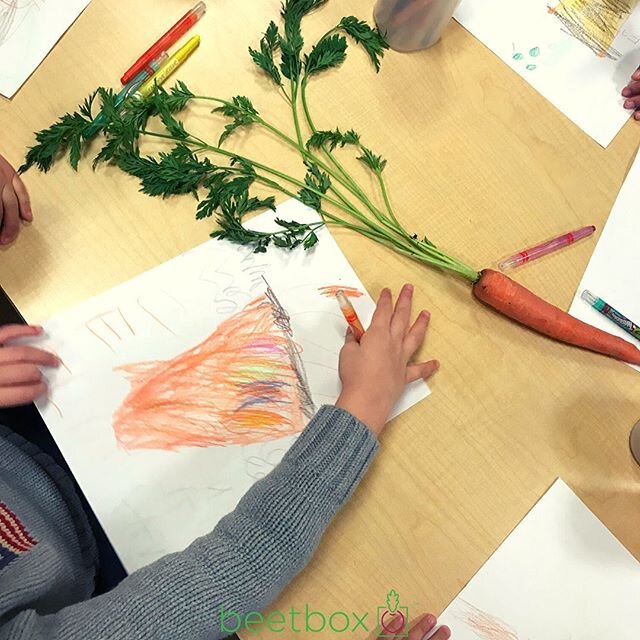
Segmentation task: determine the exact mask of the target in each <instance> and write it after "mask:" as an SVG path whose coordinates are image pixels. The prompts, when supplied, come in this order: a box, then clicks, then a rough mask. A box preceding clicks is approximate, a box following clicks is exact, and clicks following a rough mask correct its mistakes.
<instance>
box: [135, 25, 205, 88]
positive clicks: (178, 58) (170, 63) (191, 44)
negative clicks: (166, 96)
mask: <svg viewBox="0 0 640 640" xmlns="http://www.w3.org/2000/svg"><path fill="white" fill-rule="evenodd" d="M199 46H200V36H193V38H191V39H190V40H188V41H187V43H186V44H185V45H184V46H182V47H181V48H180V49H178V50H177V51H176V52H175V53H174V54H173V55H172V56H171V57H170V58H169V59H168V60H167V61H166V62H165V63H164V64H163V65H162V66H161V67H160V68H159V69H158V70H157V71H156V72H155V73H154V74H153V75H152V76H151V77H150V78H149V79H148V80H145V81H144V82H143V83H142V84H141V85H140V88H139V89H138V90H137V91H136V95H138V96H140V97H142V98H147V97H148V96H150V95H151V94H152V93H153V90H154V89H155V88H156V85H161V84H162V83H163V82H164V81H165V80H166V79H167V78H168V77H169V76H170V75H171V74H172V73H173V72H174V71H175V70H176V69H177V68H178V67H179V66H180V65H182V64H183V63H184V62H185V61H186V60H187V58H188V57H189V56H190V55H191V54H192V53H193V52H194V51H195V50H196V49H197V48H198V47H199Z"/></svg>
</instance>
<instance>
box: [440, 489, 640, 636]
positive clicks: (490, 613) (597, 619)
mask: <svg viewBox="0 0 640 640" xmlns="http://www.w3.org/2000/svg"><path fill="white" fill-rule="evenodd" d="M638 611H640V563H638V561H637V560H636V559H635V558H634V557H633V556H632V555H631V554H630V553H629V552H628V551H627V550H626V549H625V548H624V547H623V546H622V545H621V544H620V542H619V541H618V540H617V539H616V538H615V537H614V536H613V534H612V533H611V532H610V531H609V530H608V529H607V528H606V527H605V526H604V525H603V524H602V523H601V522H600V520H598V519H597V518H596V517H595V515H594V514H593V513H592V512H591V511H589V509H588V508H587V507H586V506H585V505H584V503H583V502H582V501H581V500H580V499H579V498H578V497H577V496H576V495H575V494H574V493H573V492H572V491H571V489H569V487H567V485H566V484H565V483H564V482H563V481H562V480H557V481H556V482H555V484H554V485H553V486H552V487H551V488H550V489H549V491H548V492H547V493H546V494H545V495H544V496H543V497H542V499H541V500H540V501H539V502H538V504H536V506H535V507H534V508H533V509H532V510H531V511H530V512H529V514H528V515H527V516H526V517H525V518H524V520H522V522H521V523H520V524H519V525H518V526H517V527H516V529H515V530H514V531H513V532H512V533H511V535H510V536H509V537H508V538H507V539H506V540H505V541H504V542H503V543H502V545H501V546H500V547H499V548H498V550H497V551H496V552H495V553H494V554H493V555H492V556H491V558H489V560H487V562H486V563H485V565H484V566H483V567H482V568H481V569H480V571H478V573H477V574H476V575H475V576H474V577H473V578H472V580H471V581H470V582H469V584H468V585H467V586H466V587H465V588H464V589H463V590H462V591H461V592H460V594H459V595H458V597H457V598H456V599H455V600H454V601H453V602H452V603H451V604H450V605H449V607H448V608H447V609H446V610H445V612H444V613H443V614H442V616H441V617H440V620H439V622H440V623H442V624H446V625H448V626H449V627H451V629H452V631H453V635H452V637H453V638H455V639H456V640H551V639H553V640H574V639H575V640H578V639H579V640H602V639H603V638H607V639H613V638H615V640H637V639H638V638H639V637H640V617H638Z"/></svg>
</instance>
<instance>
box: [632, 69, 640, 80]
mask: <svg viewBox="0 0 640 640" xmlns="http://www.w3.org/2000/svg"><path fill="white" fill-rule="evenodd" d="M631 79H632V80H640V68H638V69H636V70H635V71H634V72H633V75H632V76H631Z"/></svg>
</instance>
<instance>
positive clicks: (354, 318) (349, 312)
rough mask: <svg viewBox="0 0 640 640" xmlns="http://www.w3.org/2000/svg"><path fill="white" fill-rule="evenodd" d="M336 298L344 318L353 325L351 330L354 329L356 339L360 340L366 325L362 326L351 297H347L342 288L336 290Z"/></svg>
mask: <svg viewBox="0 0 640 640" xmlns="http://www.w3.org/2000/svg"><path fill="white" fill-rule="evenodd" d="M336 299H337V300H338V304H339V305H340V311H342V315H343V316H344V319H345V320H346V321H347V324H348V325H349V326H350V327H351V331H353V335H354V336H355V338H356V340H357V341H358V342H360V338H362V336H363V335H364V327H363V326H362V322H360V318H358V314H357V313H356V310H355V309H354V308H353V305H352V304H351V302H350V301H349V298H347V296H346V295H345V294H344V291H343V290H342V289H340V291H337V292H336Z"/></svg>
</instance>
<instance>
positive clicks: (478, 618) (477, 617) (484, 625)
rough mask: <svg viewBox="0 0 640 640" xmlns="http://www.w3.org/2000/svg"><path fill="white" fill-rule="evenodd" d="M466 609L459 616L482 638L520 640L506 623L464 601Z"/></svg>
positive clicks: (486, 639) (488, 639) (489, 639)
mask: <svg viewBox="0 0 640 640" xmlns="http://www.w3.org/2000/svg"><path fill="white" fill-rule="evenodd" d="M464 603H465V605H466V607H467V611H466V612H465V614H464V615H462V616H460V619H461V620H463V621H464V622H465V623H466V624H467V625H468V626H469V627H471V628H472V629H473V630H474V631H475V633H476V634H477V635H478V636H479V637H480V638H482V640H520V636H519V635H518V634H517V633H516V632H515V631H514V630H513V629H512V628H511V627H510V626H509V625H508V624H507V623H506V622H503V621H502V620H500V618H496V617H495V616H492V615H491V614H489V613H486V612H485V611H482V610H481V609H478V608H476V607H474V606H473V605H472V604H470V603H468V602H466V601H464Z"/></svg>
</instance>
